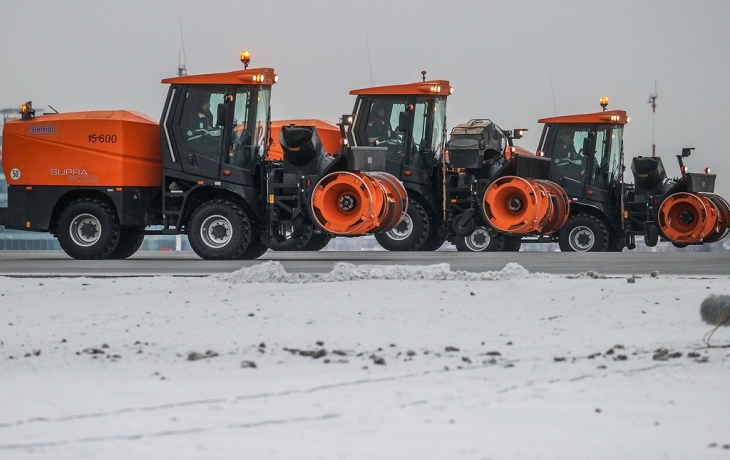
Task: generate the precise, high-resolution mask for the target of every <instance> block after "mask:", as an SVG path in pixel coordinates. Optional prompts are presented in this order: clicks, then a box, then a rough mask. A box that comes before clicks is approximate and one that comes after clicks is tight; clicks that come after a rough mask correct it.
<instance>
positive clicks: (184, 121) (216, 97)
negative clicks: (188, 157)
mask: <svg viewBox="0 0 730 460" xmlns="http://www.w3.org/2000/svg"><path fill="white" fill-rule="evenodd" d="M224 98H225V91H224V90H222V89H221V90H216V89H213V90H211V89H209V88H190V89H188V91H187V94H186V95H185V102H184V104H183V116H182V118H181V120H180V124H181V131H182V134H183V139H184V141H185V147H186V148H187V149H188V150H190V151H192V152H194V153H198V154H203V155H206V156H216V155H218V154H219V153H220V149H221V130H220V128H219V127H218V126H217V121H218V120H216V119H215V115H214V114H213V112H212V110H211V107H218V104H219V103H222V102H223V100H224Z"/></svg>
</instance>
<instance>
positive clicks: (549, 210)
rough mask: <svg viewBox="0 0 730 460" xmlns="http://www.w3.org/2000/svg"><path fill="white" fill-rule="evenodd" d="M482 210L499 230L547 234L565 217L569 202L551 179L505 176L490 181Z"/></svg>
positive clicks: (559, 226)
mask: <svg viewBox="0 0 730 460" xmlns="http://www.w3.org/2000/svg"><path fill="white" fill-rule="evenodd" d="M482 210H483V212H484V215H485V217H486V219H487V222H488V223H489V224H490V225H492V227H494V228H496V229H497V230H499V231H501V232H504V233H513V234H518V235H525V234H529V233H540V234H545V235H549V234H551V233H553V232H556V231H558V230H560V228H561V227H562V226H563V225H564V224H565V222H566V221H567V220H568V214H569V212H570V202H569V200H568V196H567V195H566V194H565V191H564V190H563V189H562V188H561V187H560V186H559V185H558V184H556V183H554V182H550V181H547V180H538V179H528V178H524V177H516V176H505V177H501V178H499V179H497V180H495V181H494V182H492V183H491V184H490V185H489V187H488V188H487V190H486V192H485V193H484V199H483V200H482Z"/></svg>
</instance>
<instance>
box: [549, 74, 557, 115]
mask: <svg viewBox="0 0 730 460" xmlns="http://www.w3.org/2000/svg"><path fill="white" fill-rule="evenodd" d="M550 91H552V93H553V111H555V116H556V117H557V116H558V106H556V105H555V88H553V73H552V72H550Z"/></svg>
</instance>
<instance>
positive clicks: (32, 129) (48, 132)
mask: <svg viewBox="0 0 730 460" xmlns="http://www.w3.org/2000/svg"><path fill="white" fill-rule="evenodd" d="M28 135H29V136H57V135H58V125H46V124H43V125H41V124H37V123H36V124H31V125H28Z"/></svg>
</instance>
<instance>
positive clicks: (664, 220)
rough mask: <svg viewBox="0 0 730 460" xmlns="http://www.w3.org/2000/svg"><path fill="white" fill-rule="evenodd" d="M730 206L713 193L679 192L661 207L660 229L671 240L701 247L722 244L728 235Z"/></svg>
mask: <svg viewBox="0 0 730 460" xmlns="http://www.w3.org/2000/svg"><path fill="white" fill-rule="evenodd" d="M729 219H730V205H728V202H727V201H726V200H725V199H724V198H722V197H720V196H719V195H715V194H712V193H691V192H679V193H674V194H672V195H670V196H669V197H667V198H666V199H665V200H664V201H663V202H662V204H661V205H660V206H659V210H658V212H657V223H658V224H659V230H661V231H662V233H663V234H664V236H666V237H667V239H669V240H670V241H673V242H677V243H682V244H699V243H704V242H708V243H709V242H714V241H719V240H721V239H722V238H724V237H725V236H726V235H727V232H728V225H729V223H728V220H729Z"/></svg>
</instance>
